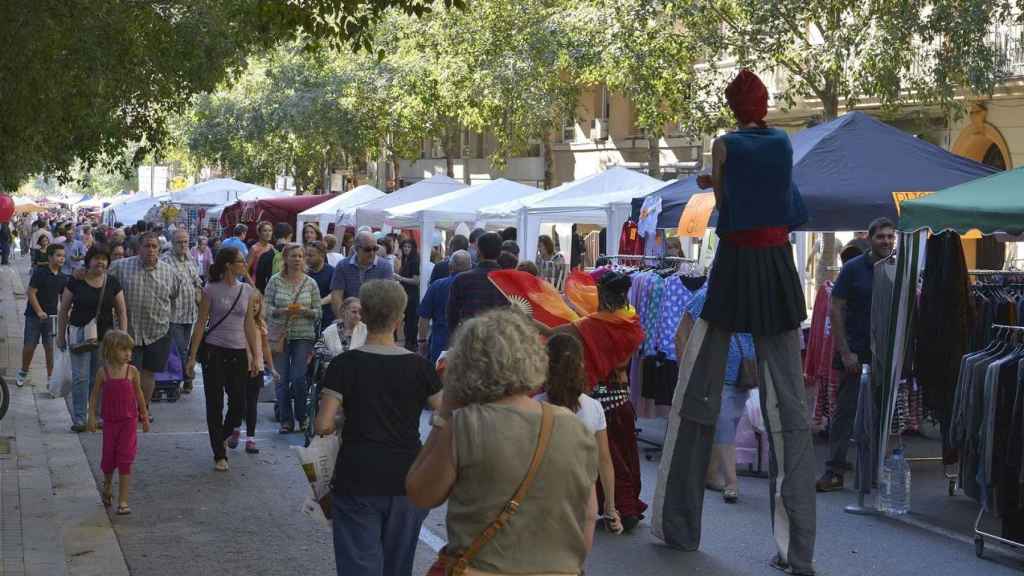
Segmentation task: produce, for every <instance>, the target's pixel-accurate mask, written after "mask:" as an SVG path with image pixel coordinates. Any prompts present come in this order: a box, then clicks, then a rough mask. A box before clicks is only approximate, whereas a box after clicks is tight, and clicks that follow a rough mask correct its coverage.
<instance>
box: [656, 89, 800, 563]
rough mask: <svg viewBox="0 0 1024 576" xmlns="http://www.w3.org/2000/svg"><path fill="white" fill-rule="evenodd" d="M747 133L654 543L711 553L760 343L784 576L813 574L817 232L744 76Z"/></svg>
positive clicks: (726, 169)
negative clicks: (812, 341) (737, 381)
mask: <svg viewBox="0 0 1024 576" xmlns="http://www.w3.org/2000/svg"><path fill="white" fill-rule="evenodd" d="M725 96H726V99H727V101H728V103H729V107H730V108H731V109H732V111H733V114H734V115H735V116H736V120H737V125H738V128H737V130H735V131H734V132H731V133H729V134H726V135H724V136H722V137H720V138H718V139H717V140H716V141H715V144H714V147H713V148H712V173H711V175H710V177H709V176H702V177H701V178H700V180H699V181H698V184H700V185H701V187H702V188H705V189H706V188H713V189H714V193H715V201H716V204H717V207H718V227H717V233H718V235H719V237H720V238H721V243H720V245H719V247H718V251H717V254H716V255H715V261H714V265H713V268H712V272H711V276H710V279H709V281H708V294H707V301H706V303H705V306H704V310H703V312H702V314H701V317H700V319H698V321H697V323H696V325H695V326H694V327H693V331H692V333H691V336H690V338H689V339H688V340H687V343H686V349H685V352H683V353H681V354H680V355H679V357H680V358H682V360H681V361H680V366H679V383H678V385H677V387H676V391H675V397H674V398H673V402H672V411H671V419H670V421H669V426H668V435H667V437H666V442H665V449H664V454H663V457H662V459H661V466H660V469H659V472H658V486H657V490H656V492H655V499H654V505H653V523H652V524H653V532H654V535H655V536H656V537H658V538H659V539H661V540H663V541H664V542H665V543H666V544H668V545H670V546H673V547H676V548H680V549H683V550H696V549H697V548H698V547H699V546H700V533H701V512H702V508H703V505H704V481H705V475H706V472H707V468H708V464H709V461H710V457H711V443H712V439H713V437H714V426H715V421H716V420H717V418H718V412H719V408H720V403H721V398H722V382H723V381H724V372H725V364H726V357H727V355H728V351H729V340H730V338H731V336H732V334H733V333H736V332H748V333H750V334H753V336H754V343H755V348H756V356H757V363H758V372H759V375H760V381H761V391H760V393H761V409H762V411H763V414H764V419H765V423H766V425H767V428H768V433H769V434H768V437H769V443H770V446H771V483H770V489H771V508H772V510H771V514H772V532H773V534H774V537H775V543H776V546H777V549H778V554H777V555H776V556H775V558H773V559H772V561H771V564H772V566H774V567H775V568H778V569H780V570H783V571H786V572H787V573H790V574H814V562H813V559H814V538H815V522H816V519H815V491H814V481H815V479H814V472H815V468H814V449H813V444H812V439H811V433H810V423H809V422H808V416H807V408H806V401H805V398H804V384H803V374H802V367H801V363H800V333H799V331H798V330H799V329H800V324H801V322H802V321H803V320H804V319H805V318H806V317H807V313H806V306H805V305H804V296H803V290H802V289H801V287H800V280H799V276H798V275H797V271H796V266H795V264H794V262H793V252H792V246H791V245H790V242H789V232H790V231H791V230H792V229H793V228H795V227H797V226H800V225H801V224H804V223H805V222H806V221H807V210H806V208H805V207H804V204H803V200H802V199H801V197H800V192H799V190H798V189H797V187H796V185H795V184H794V183H793V179H792V168H793V148H792V145H791V144H790V141H789V137H788V136H787V135H786V133H785V132H783V131H782V130H778V129H774V128H768V127H767V125H766V124H765V122H764V118H765V116H766V115H767V113H768V90H767V89H766V88H765V85H764V84H763V83H762V82H761V80H760V79H759V78H758V77H757V76H756V75H755V74H753V73H752V72H750V71H749V70H742V71H741V72H740V73H739V75H738V76H737V77H736V78H735V79H734V80H733V81H732V83H731V84H730V85H729V87H728V88H727V89H726V91H725Z"/></svg>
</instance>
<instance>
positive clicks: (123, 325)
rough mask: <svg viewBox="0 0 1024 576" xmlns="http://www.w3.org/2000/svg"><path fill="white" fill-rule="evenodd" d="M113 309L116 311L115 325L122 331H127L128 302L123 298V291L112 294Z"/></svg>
mask: <svg viewBox="0 0 1024 576" xmlns="http://www.w3.org/2000/svg"><path fill="white" fill-rule="evenodd" d="M114 309H115V310H116V311H117V326H118V328H120V329H121V330H122V331H123V332H127V331H128V304H127V303H126V302H125V300H124V292H118V293H117V296H114Z"/></svg>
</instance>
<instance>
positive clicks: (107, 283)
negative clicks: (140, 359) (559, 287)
mask: <svg viewBox="0 0 1024 576" xmlns="http://www.w3.org/2000/svg"><path fill="white" fill-rule="evenodd" d="M109 265H110V253H109V252H107V250H106V248H104V247H103V246H102V245H99V244H94V245H93V247H92V248H90V249H89V251H88V252H86V254H85V267H86V271H85V276H84V277H83V278H82V279H80V280H79V279H78V278H72V279H71V280H69V281H68V283H67V286H65V288H64V294H63V295H62V296H61V301H60V313H59V314H58V330H57V346H58V347H60V348H61V349H62V350H63V349H65V348H66V347H67V345H68V337H67V335H68V333H69V332H74V333H75V336H76V338H77V337H79V336H81V335H82V334H84V333H85V328H86V326H87V325H88V324H89V323H90V322H92V320H93V319H94V318H95V319H96V336H97V342H99V341H101V340H103V335H104V334H106V333H107V331H108V330H110V329H111V328H112V327H113V325H114V316H115V312H116V316H117V322H118V328H120V329H121V330H125V331H127V330H128V312H127V308H126V306H125V300H124V292H123V291H122V290H121V285H120V284H119V283H118V281H117V278H114V277H113V276H110V275H109V274H107V267H108V266H109ZM101 293H102V294H103V302H100V301H99V299H100V294H101ZM76 338H71V340H72V341H77V339H76ZM97 370H99V346H93V347H91V349H85V350H73V351H71V377H72V386H71V399H72V413H71V419H72V421H73V423H74V425H73V426H72V427H71V429H72V430H74V431H75V432H81V431H83V430H85V420H86V410H87V408H88V406H89V391H90V389H91V388H92V386H91V385H92V382H93V379H94V378H96V372H97Z"/></svg>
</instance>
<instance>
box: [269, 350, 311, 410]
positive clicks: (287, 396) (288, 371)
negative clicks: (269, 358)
mask: <svg viewBox="0 0 1024 576" xmlns="http://www.w3.org/2000/svg"><path fill="white" fill-rule="evenodd" d="M312 352H313V341H312V340H287V341H285V343H284V352H279V353H277V354H274V367H275V368H277V373H278V374H280V375H281V380H280V381H278V383H277V409H278V416H279V417H280V420H281V425H282V426H285V425H291V424H293V423H294V422H296V421H298V422H302V421H303V420H304V419H305V418H306V368H307V366H308V365H309V361H308V359H309V355H310V354H311V353H312Z"/></svg>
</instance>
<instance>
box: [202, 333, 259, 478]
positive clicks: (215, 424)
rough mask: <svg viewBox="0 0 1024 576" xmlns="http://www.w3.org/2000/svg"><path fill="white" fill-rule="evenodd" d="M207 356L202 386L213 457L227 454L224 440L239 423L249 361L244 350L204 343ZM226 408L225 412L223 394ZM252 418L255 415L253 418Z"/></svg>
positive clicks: (220, 458) (216, 457)
mask: <svg viewBox="0 0 1024 576" xmlns="http://www.w3.org/2000/svg"><path fill="white" fill-rule="evenodd" d="M206 347H207V349H208V350H209V352H208V353H207V358H209V360H208V361H207V363H206V364H205V365H204V366H203V389H204V390H205V392H206V429H207V431H208V432H209V434H210V448H211V449H213V459H214V460H222V459H226V458H227V450H226V449H225V447H224V441H225V440H227V438H228V436H230V435H231V433H232V432H233V431H234V429H235V428H238V427H239V426H240V425H241V424H242V412H243V411H244V410H245V389H246V384H247V383H248V380H249V361H248V359H247V357H246V354H245V350H244V349H243V350H233V349H229V348H221V347H220V346H211V345H210V344H207V345H206ZM225 395H227V397H228V412H227V414H226V415H225V414H224V396H225ZM254 420H255V419H254Z"/></svg>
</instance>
